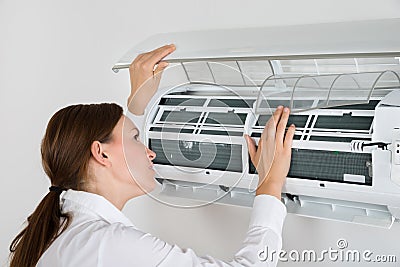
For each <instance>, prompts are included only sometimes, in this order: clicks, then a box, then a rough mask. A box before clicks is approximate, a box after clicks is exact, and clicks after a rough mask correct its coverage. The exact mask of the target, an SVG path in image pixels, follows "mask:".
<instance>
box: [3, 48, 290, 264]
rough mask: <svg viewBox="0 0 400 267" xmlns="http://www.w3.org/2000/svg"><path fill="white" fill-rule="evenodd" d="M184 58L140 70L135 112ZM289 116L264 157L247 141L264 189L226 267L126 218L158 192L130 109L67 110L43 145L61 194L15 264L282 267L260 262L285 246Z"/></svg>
mask: <svg viewBox="0 0 400 267" xmlns="http://www.w3.org/2000/svg"><path fill="white" fill-rule="evenodd" d="M174 50H175V47H174V46H173V45H167V46H163V47H160V48H158V49H156V50H154V51H151V52H149V53H145V54H142V55H139V56H138V57H137V58H136V59H135V60H134V62H133V63H132V64H131V67H130V78H131V95H130V97H129V99H128V107H129V110H130V111H131V112H132V113H134V114H143V112H144V109H145V107H146V105H147V103H148V102H149V100H150V99H151V97H152V96H153V95H154V93H155V92H156V90H157V88H158V85H159V81H160V76H161V73H162V71H163V70H164V69H165V67H166V66H167V65H168V64H167V63H166V62H163V61H162V59H163V58H164V57H165V56H166V55H168V54H170V53H172V52H173V51H174ZM288 117H289V110H288V109H287V108H283V107H279V108H278V109H277V110H276V111H275V113H274V114H273V116H272V118H271V119H270V120H269V122H268V123H267V125H266V127H265V129H264V132H263V134H262V136H261V138H260V142H259V145H258V149H257V148H256V146H255V143H254V141H253V140H252V139H251V138H250V137H249V136H246V141H247V144H248V148H249V153H250V157H251V160H252V162H253V164H254V165H255V166H257V170H258V173H259V176H260V179H259V181H260V182H259V186H258V188H257V191H256V197H255V200H254V205H253V211H252V215H251V220H250V227H249V231H248V233H247V236H246V239H245V240H244V243H243V247H242V248H241V249H240V250H239V251H238V252H237V253H236V255H235V256H234V259H233V260H232V261H231V262H222V261H220V260H217V259H214V258H212V257H209V256H206V257H198V256H197V255H196V254H195V253H194V252H193V250H191V249H181V248H179V247H177V246H173V245H170V244H167V243H165V242H164V241H162V240H160V239H158V238H156V237H153V236H151V235H150V234H148V233H143V232H141V231H140V230H139V229H137V228H136V227H135V226H134V225H133V224H132V223H131V222H130V221H129V219H128V218H126V217H125V216H124V215H123V214H122V212H121V209H122V208H123V207H124V205H125V204H126V202H127V201H128V200H130V199H132V198H134V197H137V196H140V195H143V194H145V193H147V192H150V191H151V190H152V189H154V187H155V180H154V174H155V172H154V170H153V169H152V160H153V159H154V158H155V156H156V155H155V153H154V152H153V151H151V150H149V149H148V148H147V147H145V146H144V145H143V144H142V143H141V142H140V140H139V130H138V129H137V128H136V126H135V125H134V124H133V123H132V121H130V120H129V119H128V118H126V117H125V116H124V115H123V111H122V108H121V107H119V106H118V105H116V104H92V105H74V106H69V107H66V108H63V109H61V110H59V111H58V112H56V113H55V114H54V115H53V117H52V118H51V120H50V121H49V123H48V126H47V129H46V133H45V136H44V138H43V141H42V146H41V153H42V162H43V168H44V170H45V172H46V174H47V175H48V176H49V178H50V181H51V185H52V186H51V187H50V188H49V192H48V194H47V195H46V196H45V197H44V198H43V200H42V201H41V202H40V204H39V205H38V207H37V208H36V210H35V211H34V212H33V214H32V215H31V216H29V217H28V225H27V226H26V227H25V229H24V230H22V232H21V233H19V234H18V235H17V237H16V238H15V239H14V241H13V242H12V244H11V246H10V250H11V252H12V253H11V265H10V266H11V267H16V266H18V267H21V266H24V267H30V266H51V267H55V266H74V267H75V266H113V267H114V266H118V267H120V266H185V267H186V266H259V265H262V266H265V265H267V266H275V265H276V256H275V261H274V262H271V261H262V260H261V259H260V255H259V254H260V251H261V250H262V249H264V248H265V247H266V246H268V248H269V249H271V250H276V251H279V249H280V248H281V231H282V224H283V221H284V218H285V216H286V209H285V206H284V205H283V204H282V202H281V201H280V197H281V189H282V186H283V184H284V182H285V177H286V175H287V173H288V170H289V165H290V156H291V144H292V139H293V134H294V125H292V126H290V127H289V129H288V131H287V133H286V136H285V128H286V124H287V120H288ZM124 150H125V153H126V154H124ZM125 159H127V162H125ZM132 176H133V177H132ZM132 178H134V179H132ZM64 191H65V192H64ZM60 200H61V201H60ZM264 258H265V256H264Z"/></svg>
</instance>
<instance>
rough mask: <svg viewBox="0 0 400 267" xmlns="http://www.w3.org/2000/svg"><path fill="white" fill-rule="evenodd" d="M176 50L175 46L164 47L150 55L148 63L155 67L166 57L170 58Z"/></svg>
mask: <svg viewBox="0 0 400 267" xmlns="http://www.w3.org/2000/svg"><path fill="white" fill-rule="evenodd" d="M175 49H176V47H175V45H173V44H171V45H164V46H162V47H159V48H157V49H155V50H153V51H151V52H149V53H148V55H147V56H146V58H145V60H146V63H148V64H149V65H151V66H153V67H154V65H156V64H157V63H158V62H160V61H161V60H162V59H163V58H164V57H166V56H168V55H169V54H171V53H172V52H174V51H175Z"/></svg>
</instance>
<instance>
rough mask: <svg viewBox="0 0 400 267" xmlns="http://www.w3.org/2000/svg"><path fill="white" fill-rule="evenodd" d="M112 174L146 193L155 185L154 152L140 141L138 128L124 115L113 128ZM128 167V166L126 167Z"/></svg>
mask: <svg viewBox="0 0 400 267" xmlns="http://www.w3.org/2000/svg"><path fill="white" fill-rule="evenodd" d="M113 138H114V142H113V145H114V146H113V148H112V149H115V151H113V154H114V155H115V159H116V160H114V162H113V167H115V168H113V171H114V175H116V176H117V177H119V179H122V180H123V181H124V182H127V185H128V184H130V185H132V182H134V186H136V187H139V188H137V189H140V190H135V191H138V192H140V191H142V192H143V193H148V192H150V191H152V190H153V189H154V187H155V179H154V175H155V170H154V169H153V162H152V160H153V159H154V158H155V157H156V154H155V153H154V152H153V151H151V150H150V149H148V148H147V147H146V146H145V145H144V144H143V143H142V142H141V141H140V136H139V129H138V128H137V127H136V126H135V124H134V123H133V122H132V121H131V120H130V119H129V118H127V117H126V116H122V117H121V119H120V120H119V122H118V124H117V125H116V126H115V128H114V130H113ZM127 167H128V168H127Z"/></svg>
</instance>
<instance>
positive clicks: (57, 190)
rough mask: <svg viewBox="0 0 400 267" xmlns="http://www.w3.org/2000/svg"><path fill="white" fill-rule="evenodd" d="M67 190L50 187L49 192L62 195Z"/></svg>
mask: <svg viewBox="0 0 400 267" xmlns="http://www.w3.org/2000/svg"><path fill="white" fill-rule="evenodd" d="M66 190H67V189H65V188H64V187H60V186H54V185H52V186H50V187H49V191H50V192H56V193H57V194H61V193H62V191H66Z"/></svg>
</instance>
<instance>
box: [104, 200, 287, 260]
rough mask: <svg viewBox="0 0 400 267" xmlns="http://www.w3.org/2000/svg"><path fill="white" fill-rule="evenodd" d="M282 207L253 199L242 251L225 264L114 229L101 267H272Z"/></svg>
mask: <svg viewBox="0 0 400 267" xmlns="http://www.w3.org/2000/svg"><path fill="white" fill-rule="evenodd" d="M285 217H286V207H285V205H284V204H283V203H282V202H281V201H279V200H278V199H277V198H276V197H273V196H270V195H258V196H256V197H255V198H254V204H253V210H252V214H251V218H250V224H249V229H248V231H247V235H246V237H245V240H244V241H243V244H242V247H241V248H240V249H239V251H238V252H237V253H236V254H235V255H234V257H233V259H232V260H231V261H229V262H226V261H222V260H218V259H215V258H213V257H211V256H203V257H200V256H197V255H196V253H195V252H194V251H193V250H192V249H190V248H189V249H182V248H180V247H178V246H176V245H170V244H168V243H166V242H164V241H162V240H160V239H158V238H156V237H154V236H152V235H150V234H147V233H143V232H140V231H138V230H136V229H134V228H130V229H129V227H126V226H118V227H115V229H113V230H112V231H111V232H110V233H109V234H110V236H109V238H105V239H106V240H107V242H104V243H105V244H103V246H102V247H103V249H102V250H101V252H100V255H101V260H99V262H102V263H104V264H103V265H101V266H159V267H170V266H173V267H190V266H193V267H195V266H198V267H214V266H215V267H216V266H218V267H228V266H232V267H238V266H276V265H277V261H278V255H279V251H280V250H281V248H282V226H283V222H284V219H285Z"/></svg>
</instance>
